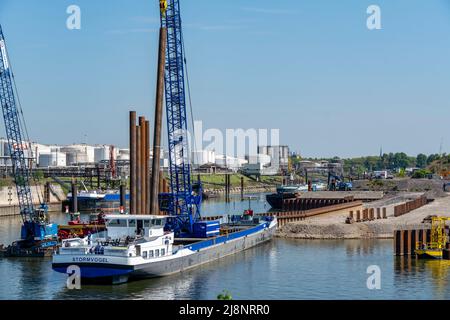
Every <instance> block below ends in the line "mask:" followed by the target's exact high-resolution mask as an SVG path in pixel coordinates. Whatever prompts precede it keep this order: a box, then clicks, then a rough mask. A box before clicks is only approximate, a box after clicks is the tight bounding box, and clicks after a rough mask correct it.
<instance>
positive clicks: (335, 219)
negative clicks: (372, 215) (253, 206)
mask: <svg viewBox="0 0 450 320" xmlns="http://www.w3.org/2000/svg"><path fill="white" fill-rule="evenodd" d="M449 195H450V193H447V196H446V197H442V198H436V199H435V200H434V201H433V202H431V203H429V204H427V205H425V206H423V207H421V208H419V209H416V210H413V211H411V212H409V213H407V214H405V215H403V216H400V217H392V216H390V217H388V219H380V220H374V221H369V222H358V223H353V224H346V223H345V219H346V217H347V216H348V214H327V215H323V216H317V217H314V218H310V219H307V220H305V221H300V222H294V223H290V224H287V225H284V226H282V227H280V228H279V229H278V231H277V236H278V237H286V238H301V239H361V238H392V237H393V232H394V230H395V229H398V228H416V227H417V228H419V227H423V224H422V220H423V218H425V217H427V216H429V215H439V216H450V196H449Z"/></svg>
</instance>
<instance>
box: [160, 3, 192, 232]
mask: <svg viewBox="0 0 450 320" xmlns="http://www.w3.org/2000/svg"><path fill="white" fill-rule="evenodd" d="M160 9H161V27H162V28H165V29H166V30H167V50H166V62H165V77H164V83H165V98H166V118H167V131H168V148H169V163H170V167H169V176H170V193H169V194H166V195H165V197H166V198H167V201H166V203H167V204H168V206H167V207H166V208H165V210H166V211H168V213H169V214H171V215H173V216H176V217H177V220H178V222H177V223H175V225H174V227H175V229H178V230H180V229H183V230H185V231H190V232H192V226H193V224H194V223H195V222H196V221H197V220H198V218H199V216H200V208H199V206H200V203H201V191H200V192H199V194H197V195H194V194H193V188H192V183H191V165H190V151H189V144H188V121H187V116H186V94H185V77H184V62H185V58H184V52H183V33H182V27H181V15H180V3H179V0H168V1H166V0H160ZM199 190H201V188H199Z"/></svg>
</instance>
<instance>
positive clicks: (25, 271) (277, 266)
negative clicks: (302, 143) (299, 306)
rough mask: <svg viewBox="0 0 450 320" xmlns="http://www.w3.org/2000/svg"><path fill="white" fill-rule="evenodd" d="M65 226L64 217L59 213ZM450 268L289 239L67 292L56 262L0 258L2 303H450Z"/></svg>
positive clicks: (8, 233)
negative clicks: (374, 284)
mask: <svg viewBox="0 0 450 320" xmlns="http://www.w3.org/2000/svg"><path fill="white" fill-rule="evenodd" d="M256 197H257V199H256V200H253V201H251V206H252V208H253V209H254V210H255V211H256V212H264V211H267V210H268V209H269V206H268V205H267V203H265V201H264V195H262V194H261V195H256ZM247 208H248V201H240V199H239V197H238V196H235V197H232V199H231V202H230V203H225V202H224V201H223V200H222V199H211V200H208V201H206V202H205V204H204V206H203V211H204V212H205V213H209V214H215V215H217V214H218V213H220V214H232V213H234V212H242V210H244V209H247ZM52 219H53V221H55V222H59V223H64V222H65V221H66V219H67V217H66V216H65V215H64V214H54V215H52ZM19 229H20V218H19V217H5V218H0V243H10V242H11V241H12V240H14V239H15V238H16V237H17V235H18V234H19ZM373 265H376V266H378V267H379V268H380V271H381V278H380V279H381V288H380V289H373V290H370V289H368V287H367V279H368V277H369V276H370V274H368V273H367V268H368V267H369V266H373ZM449 281H450V263H449V262H448V261H423V260H416V259H414V258H412V259H411V258H409V259H407V258H405V259H404V258H399V257H394V256H393V252H392V240H370V241H369V240H365V241H363V240H287V239H279V238H276V239H274V240H273V241H271V242H270V243H266V244H263V245H261V246H258V247H255V248H253V249H250V250H247V251H245V252H241V253H238V254H235V255H233V256H230V257H227V258H224V259H221V260H219V261H216V262H212V263H208V264H205V265H203V266H200V267H198V268H195V269H192V270H189V271H186V272H183V273H180V274H177V275H173V276H169V277H163V278H156V279H147V280H142V281H136V282H130V283H127V284H123V285H119V286H94V285H83V286H82V288H81V290H69V289H67V288H66V276H65V275H64V274H59V273H56V272H53V271H52V269H51V260H50V259H31V258H30V259H23V258H16V259H0V299H20V300H22V299H102V300H104V299H105V300H108V299H215V298H216V297H217V295H218V294H219V293H221V292H222V291H224V290H226V291H228V292H229V293H230V294H231V295H232V297H233V299H269V300H272V299H352V300H354V299H450V286H449V285H448V284H449Z"/></svg>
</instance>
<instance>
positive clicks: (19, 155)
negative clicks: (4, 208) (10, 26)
mask: <svg viewBox="0 0 450 320" xmlns="http://www.w3.org/2000/svg"><path fill="white" fill-rule="evenodd" d="M15 92H17V90H15V85H14V76H13V73H12V71H11V66H10V63H9V60H8V54H7V50H6V43H5V38H4V35H3V31H2V28H1V26H0V105H1V108H2V112H3V119H4V122H5V129H6V136H7V139H8V146H9V153H10V156H11V161H12V166H13V175H14V182H15V184H16V190H17V198H18V201H19V207H20V214H21V216H22V223H23V224H22V229H21V240H20V241H18V242H16V243H15V246H14V248H13V250H14V252H15V253H16V254H18V255H20V252H21V250H25V251H26V252H28V253H30V254H39V253H42V248H49V247H53V246H55V245H56V241H55V240H56V235H57V226H56V225H54V224H51V223H49V222H48V215H47V212H46V211H47V210H46V205H45V204H42V205H41V207H40V208H38V209H36V208H35V207H34V205H33V197H32V193H31V186H30V180H31V175H30V168H29V161H28V160H29V158H28V157H27V156H26V154H25V150H26V149H28V145H27V143H25V142H24V139H23V133H22V128H21V126H22V125H21V122H20V119H21V118H20V113H19V108H18V105H17V103H16V96H15ZM29 152H30V153H31V150H30V151H29ZM28 156H29V157H30V155H28ZM30 249H31V251H30Z"/></svg>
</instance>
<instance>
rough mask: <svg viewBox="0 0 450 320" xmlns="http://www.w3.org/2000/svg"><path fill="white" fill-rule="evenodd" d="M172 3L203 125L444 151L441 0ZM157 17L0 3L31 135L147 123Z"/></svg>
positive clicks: (337, 147) (143, 3) (332, 145)
mask: <svg viewBox="0 0 450 320" xmlns="http://www.w3.org/2000/svg"><path fill="white" fill-rule="evenodd" d="M70 4H76V5H79V6H80V7H81V10H82V29H81V30H79V31H77V30H75V31H69V30H68V29H66V18H67V16H68V15H67V14H66V8H67V6H68V5H70ZM371 4H377V5H379V6H380V7H381V10H382V11H381V12H382V17H381V18H382V30H375V31H369V30H368V29H367V27H366V18H367V14H366V9H367V7H368V6H369V5H371ZM181 5H182V18H183V23H184V35H185V42H186V47H187V56H188V61H189V71H190V78H191V79H190V80H191V87H192V88H191V89H192V96H193V102H194V112H195V118H196V119H197V120H199V119H201V120H203V123H204V127H206V128H208V127H211V128H220V129H225V128H267V129H270V128H280V129H281V131H280V135H281V142H282V143H284V144H288V145H290V146H291V149H292V150H298V151H300V152H301V154H302V155H304V156H335V155H337V156H341V157H346V156H359V155H367V154H378V152H379V148H380V146H383V151H385V152H396V151H404V152H406V153H408V154H413V155H414V154H417V153H419V152H424V153H436V152H438V151H439V147H440V144H441V139H443V151H444V152H447V153H448V152H449V151H450V150H449V149H450V129H449V122H450V1H449V0H431V1H422V0H396V1H392V0H370V1H366V0H342V1H334V0H327V1H325V0H309V1H298V0H286V1H273V0H271V1H268V0H226V1H225V0H223V1H211V0H189V1H188V0H184V1H183V0H182V1H181ZM158 15H159V11H158V2H157V1H156V0H94V1H93V0H70V1H66V0H57V1H56V0H39V1H35V0H20V1H18V0H0V23H1V24H2V25H3V29H4V32H5V36H6V38H7V42H8V46H9V53H10V56H11V62H12V64H13V67H14V68H15V75H16V81H17V85H18V87H19V91H20V94H21V99H22V105H23V108H24V111H25V116H26V119H27V123H28V126H29V129H30V135H31V137H32V139H33V140H37V141H40V142H43V143H61V144H64V143H73V142H84V141H85V140H86V141H87V142H88V143H108V144H118V145H120V146H123V147H125V146H127V141H128V132H127V125H128V110H130V108H131V106H133V108H134V109H135V110H137V111H138V113H142V114H145V115H146V116H147V117H152V116H153V105H154V92H155V70H156V53H157V30H158V27H159V21H158ZM2 130H3V128H2ZM2 132H4V131H2ZM1 135H3V136H4V134H1ZM85 135H86V137H85Z"/></svg>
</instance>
